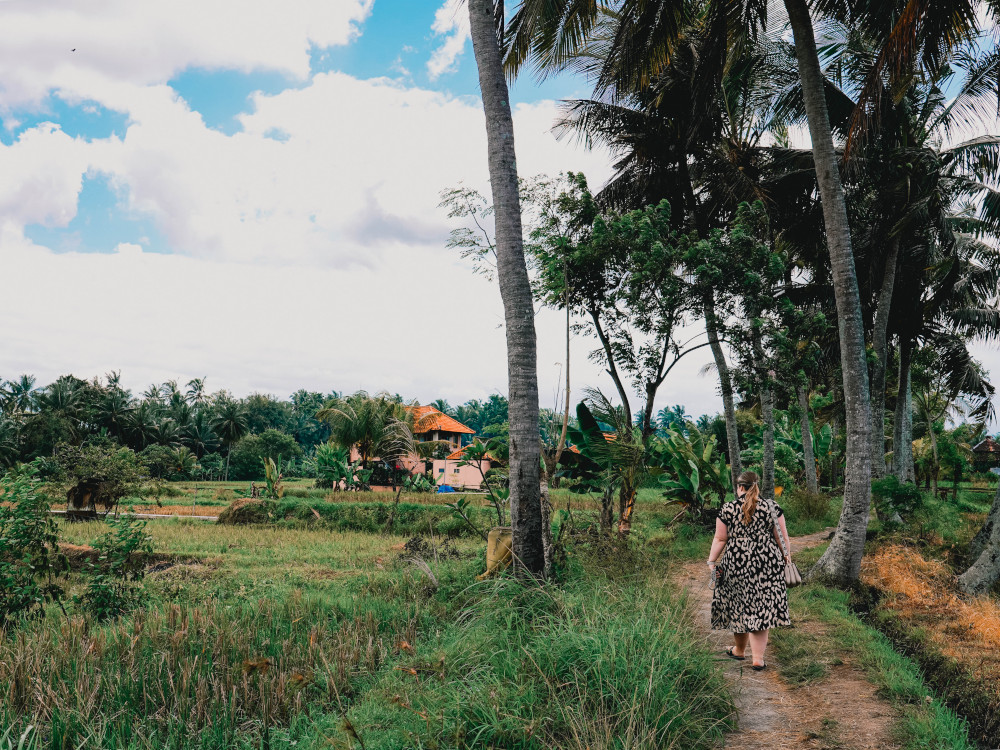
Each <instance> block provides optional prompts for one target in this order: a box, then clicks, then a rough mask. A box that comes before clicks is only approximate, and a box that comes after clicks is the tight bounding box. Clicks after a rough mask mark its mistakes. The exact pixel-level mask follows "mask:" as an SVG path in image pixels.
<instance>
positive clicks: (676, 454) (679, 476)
mask: <svg viewBox="0 0 1000 750" xmlns="http://www.w3.org/2000/svg"><path fill="white" fill-rule="evenodd" d="M717 447H718V446H717V441H716V438H715V436H714V435H712V436H711V437H709V438H706V437H705V436H704V435H702V434H701V432H700V431H699V430H698V429H697V428H696V427H695V425H693V424H690V423H689V424H688V425H687V429H686V431H683V432H682V431H680V430H668V431H667V437H665V438H663V439H661V440H658V441H656V442H655V443H653V444H652V445H651V446H650V452H651V454H652V455H651V460H650V462H651V463H652V464H653V465H654V466H655V467H656V471H657V473H660V474H661V476H660V484H661V485H662V486H663V488H664V493H663V494H664V496H666V497H668V498H671V504H678V505H683V506H685V507H686V508H687V509H688V510H689V511H690V512H691V514H692V515H695V516H699V515H701V513H702V512H703V511H704V509H705V508H706V507H707V506H708V505H710V504H711V501H712V498H713V497H717V498H719V500H720V501H721V500H722V499H724V498H725V496H726V492H727V491H728V481H729V467H728V465H727V464H726V458H725V455H724V454H722V453H721V452H720V451H718V450H717Z"/></svg>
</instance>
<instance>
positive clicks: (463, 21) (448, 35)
mask: <svg viewBox="0 0 1000 750" xmlns="http://www.w3.org/2000/svg"><path fill="white" fill-rule="evenodd" d="M431 31H433V32H434V35H435V36H439V37H440V36H443V37H444V41H443V42H442V43H441V46H439V47H438V48H437V49H435V50H434V52H433V53H432V54H431V58H430V60H428V61H427V75H428V76H430V79H431V80H432V81H434V80H437V79H438V78H439V77H441V76H442V75H444V74H445V73H451V72H452V71H454V70H455V69H456V68H457V67H458V58H459V56H460V55H461V54H462V52H463V51H464V50H465V43H466V42H467V41H468V40H469V39H470V35H469V12H468V10H467V9H466V7H465V0H445V3H444V5H442V6H441V7H440V8H438V9H437V13H435V14H434V23H433V24H432V25H431Z"/></svg>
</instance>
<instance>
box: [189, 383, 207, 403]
mask: <svg viewBox="0 0 1000 750" xmlns="http://www.w3.org/2000/svg"><path fill="white" fill-rule="evenodd" d="M186 397H187V400H188V402H189V403H190V404H192V405H193V406H201V405H202V404H204V403H205V399H206V398H207V395H206V393H205V378H192V379H191V380H189V381H188V384H187V394H186Z"/></svg>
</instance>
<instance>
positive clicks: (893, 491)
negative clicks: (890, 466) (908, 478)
mask: <svg viewBox="0 0 1000 750" xmlns="http://www.w3.org/2000/svg"><path fill="white" fill-rule="evenodd" d="M872 497H873V498H874V500H875V509H876V510H877V511H878V515H879V518H880V519H882V521H883V522H884V521H889V520H890V519H892V518H893V517H894V516H895V515H896V514H897V513H898V514H899V515H900V516H905V515H909V514H911V513H913V512H915V511H916V510H918V509H919V508H920V507H921V506H922V505H923V503H924V496H923V494H922V493H921V492H920V490H919V489H918V488H917V485H915V484H911V483H909V482H907V483H906V484H903V483H902V482H900V481H899V479H897V478H896V477H894V476H888V477H886V478H885V479H879V480H878V481H877V482H872Z"/></svg>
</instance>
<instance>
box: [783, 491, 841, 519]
mask: <svg viewBox="0 0 1000 750" xmlns="http://www.w3.org/2000/svg"><path fill="white" fill-rule="evenodd" d="M781 505H782V506H783V507H784V508H785V509H787V510H788V511H789V512H790V513H791V514H792V515H793V516H794V517H795V518H796V519H799V520H803V521H818V520H820V519H822V518H826V514H827V513H829V512H830V497H829V495H826V494H824V493H822V492H810V491H809V490H808V489H806V488H805V487H794V488H793V489H792V491H791V492H787V493H784V494H783V495H782V496H781Z"/></svg>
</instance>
